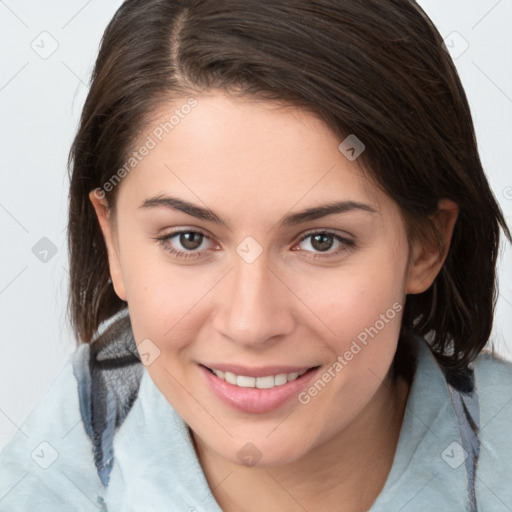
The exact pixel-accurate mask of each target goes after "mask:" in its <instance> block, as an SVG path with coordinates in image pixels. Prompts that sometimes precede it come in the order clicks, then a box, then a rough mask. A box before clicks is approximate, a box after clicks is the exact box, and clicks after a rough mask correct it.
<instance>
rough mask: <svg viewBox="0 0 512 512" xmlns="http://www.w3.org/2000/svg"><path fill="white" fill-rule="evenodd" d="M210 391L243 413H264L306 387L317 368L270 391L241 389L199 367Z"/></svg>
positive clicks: (282, 403)
mask: <svg viewBox="0 0 512 512" xmlns="http://www.w3.org/2000/svg"><path fill="white" fill-rule="evenodd" d="M199 369H200V370H201V372H202V374H203V375H204V377H205V378H206V381H207V384H208V386H209V387H210V389H211V390H212V391H213V392H214V393H215V394H216V395H217V396H218V397H219V398H220V399H221V400H222V401H223V402H224V403H225V404H227V405H230V406H231V407H234V408H235V409H238V410H239V411H243V412H250V413H264V412H270V411H273V410H275V409H277V408H278V407H281V406H282V405H284V404H285V403H286V402H288V401H289V400H290V399H291V398H293V397H294V396H297V395H298V394H299V393H300V391H301V390H302V389H303V388H305V387H306V385H307V384H308V383H309V382H310V381H311V379H312V378H313V376H314V375H315V374H316V373H317V370H318V368H314V369H311V370H308V371H307V372H306V373H304V374H303V375H301V376H300V377H298V378H297V379H295V380H292V381H290V382H287V383H286V384H282V385H281V386H276V387H273V388H270V389H259V388H242V387H239V386H234V385H233V384H229V382H226V381H225V380H223V379H219V378H218V377H217V376H216V375H214V374H213V373H212V372H210V370H207V369H206V368H205V367H204V366H201V365H199Z"/></svg>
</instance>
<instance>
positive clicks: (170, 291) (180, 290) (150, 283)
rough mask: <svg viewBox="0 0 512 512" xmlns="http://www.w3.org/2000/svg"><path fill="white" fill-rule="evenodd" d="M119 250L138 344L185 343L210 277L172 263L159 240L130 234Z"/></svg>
mask: <svg viewBox="0 0 512 512" xmlns="http://www.w3.org/2000/svg"><path fill="white" fill-rule="evenodd" d="M120 248H121V254H122V258H121V266H122V272H123V279H124V284H125V289H126V295H127V302H128V304H129V307H130V316H131V319H132V329H133V332H134V335H135V339H136V340H137V342H139V341H140V340H142V339H146V338H149V339H151V340H155V342H157V343H158V345H161V342H162V340H164V339H173V340H176V343H180V341H177V340H186V339H187V336H186V333H185V331H186V330H190V329H192V328H193V325H195V324H196V322H195V314H196V312H197V311H199V308H197V305H198V304H199V303H200V301H201V299H202V297H204V296H205V295H206V294H207V293H208V290H209V289H211V288H212V286H213V284H214V281H213V282H209V281H208V276H207V275H204V274H201V273H198V272H197V269H194V267H193V266H178V265H175V264H172V263H171V262H170V261H169V259H168V258H167V256H166V253H165V251H164V249H163V248H162V247H160V246H159V245H158V243H157V242H156V241H155V242H153V241H149V242H148V240H140V239H138V238H137V236H136V235H135V234H129V233H128V234H126V237H125V238H124V239H123V241H122V244H121V246H120ZM129 248H137V250H129ZM203 275H204V279H203V278H202V277H201V276H203ZM210 277H212V276H210ZM213 277H215V276H213ZM210 281H212V279H210ZM178 332H179V335H176V333H178ZM173 343H174V342H173ZM168 348H170V349H171V350H172V349H179V348H180V346H179V345H176V346H175V345H174V344H173V346H172V347H168Z"/></svg>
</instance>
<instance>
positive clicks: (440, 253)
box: [406, 199, 459, 294]
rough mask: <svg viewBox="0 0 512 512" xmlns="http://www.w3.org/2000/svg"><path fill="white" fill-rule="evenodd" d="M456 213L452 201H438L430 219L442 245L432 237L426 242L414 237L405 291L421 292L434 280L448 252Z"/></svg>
mask: <svg viewBox="0 0 512 512" xmlns="http://www.w3.org/2000/svg"><path fill="white" fill-rule="evenodd" d="M458 213H459V208H458V206H457V205H456V204H455V203H454V202H453V201H451V200H449V199H441V200H440V201H439V204H438V208H437V212H436V213H435V214H434V215H433V216H432V218H431V220H432V221H433V223H434V226H435V228H436V230H437V232H438V233H439V239H440V240H441V241H442V242H443V243H442V247H441V246H440V244H439V243H438V241H437V240H434V239H432V240H429V241H428V242H427V241H425V240H419V239H416V240H415V241H414V242H413V244H412V254H411V259H410V262H409V277H408V281H407V290H406V293H412V294H415V293H422V292H424V291H425V290H427V289H428V288H429V287H430V286H431V285H432V283H433V282H434V279H435V278H436V276H437V275H438V274H439V271H440V270H441V268H442V266H443V263H444V260H445V259H446V255H447V254H448V250H449V248H450V242H451V239H452V233H453V228H454V226H455V221H456V220H457V216H458Z"/></svg>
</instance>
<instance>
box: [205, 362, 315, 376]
mask: <svg viewBox="0 0 512 512" xmlns="http://www.w3.org/2000/svg"><path fill="white" fill-rule="evenodd" d="M203 366H206V368H209V369H210V370H221V371H223V372H230V373H234V374H235V375H244V376H246V377H266V376H268V375H279V374H282V373H287V374H288V373H295V372H298V373H300V372H302V371H305V370H309V369H310V368H314V367H315V366H265V367H263V366H259V367H254V368H249V367H247V366H241V365H237V364H223V363H218V364H217V363H211V364H210V363H208V364H203ZM317 366H318V365H317Z"/></svg>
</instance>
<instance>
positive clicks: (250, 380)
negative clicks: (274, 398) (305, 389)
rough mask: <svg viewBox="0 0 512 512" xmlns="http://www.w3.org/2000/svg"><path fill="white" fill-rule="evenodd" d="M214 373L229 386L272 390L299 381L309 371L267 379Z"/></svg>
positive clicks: (273, 376)
mask: <svg viewBox="0 0 512 512" xmlns="http://www.w3.org/2000/svg"><path fill="white" fill-rule="evenodd" d="M212 371H213V373H214V374H215V375H216V376H217V377H218V378H219V379H222V380H225V381H226V382H228V383H229V384H233V385H234V386H239V387H241V388H258V389H270V388H273V387H276V386H282V385H283V384H286V383H287V382H290V381H292V380H295V379H298V378H299V377H300V376H301V375H304V374H305V373H306V372H307V370H302V371H301V372H292V373H280V374H279V375H267V376H265V377H247V376H246V375H235V374H234V373H231V372H223V371H222V370H213V369H212Z"/></svg>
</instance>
